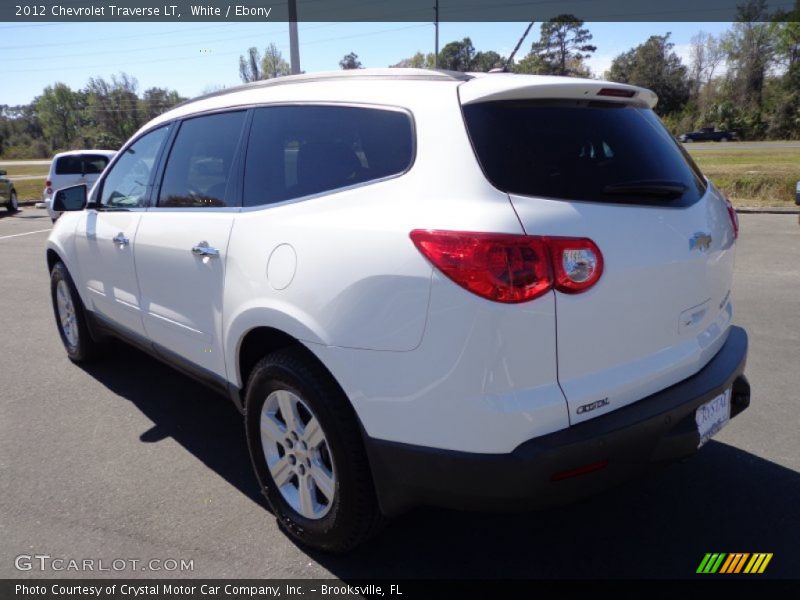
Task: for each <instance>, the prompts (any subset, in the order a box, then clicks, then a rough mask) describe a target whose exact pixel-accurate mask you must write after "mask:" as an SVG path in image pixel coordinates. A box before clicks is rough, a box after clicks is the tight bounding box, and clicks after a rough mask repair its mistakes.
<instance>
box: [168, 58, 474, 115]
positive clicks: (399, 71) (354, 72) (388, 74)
mask: <svg viewBox="0 0 800 600" xmlns="http://www.w3.org/2000/svg"><path fill="white" fill-rule="evenodd" d="M472 78H473V75H470V74H468V73H462V72H460V71H446V70H444V69H435V70H434V69H411V68H403V67H389V68H386V69H348V70H343V71H325V72H321V73H303V74H301V75H286V76H283V77H275V78H273V79H263V80H261V81H253V82H251V83H245V84H242V85H237V86H234V87H230V88H225V89H222V90H217V91H215V92H211V93H209V94H203V95H201V96H197V97H196V98H191V99H189V100H186V101H184V102H181V103H180V104H177V105H175V106H174V107H173V108H177V107H178V106H185V105H187V104H192V103H194V102H199V101H200V100H206V99H207V98H215V97H217V96H224V95H226V94H233V93H236V92H242V91H245V90H252V89H260V88H264V87H273V86H278V85H291V84H293V83H315V82H319V81H336V80H361V81H364V80H408V81H469V80H470V79H472Z"/></svg>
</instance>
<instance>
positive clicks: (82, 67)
mask: <svg viewBox="0 0 800 600" xmlns="http://www.w3.org/2000/svg"><path fill="white" fill-rule="evenodd" d="M420 27H428V24H427V23H416V24H414V25H408V26H404V27H394V28H389V29H379V30H375V31H369V32H365V33H358V34H354V35H347V36H337V37H331V38H325V39H321V40H311V41H310V42H305V43H304V44H303V45H304V46H308V45H312V44H322V43H325V42H331V41H338V40H346V39H353V38H359V37H368V36H372V35H379V34H381V33H391V32H394V31H404V30H406V29H416V28H420ZM276 47H278V48H283V49H285V48H287V47H288V44H276ZM241 54H242V53H241V52H240V51H235V52H220V53H215V54H213V55H211V56H237V55H238V56H241ZM205 56H207V55H205ZM205 56H200V57H198V56H183V57H171V58H158V59H153V60H145V61H138V62H130V63H126V64H125V68H129V67H132V66H138V65H146V64H158V63H165V62H178V61H187V60H198V59H200V60H202V59H203V58H205ZM119 66H120V65H119V63H115V64H96V65H76V66H74V67H63V66H62V67H46V68H43V69H8V70H6V69H0V73H44V72H50V71H71V70H76V69H80V70H88V69H107V68H109V67H119Z"/></svg>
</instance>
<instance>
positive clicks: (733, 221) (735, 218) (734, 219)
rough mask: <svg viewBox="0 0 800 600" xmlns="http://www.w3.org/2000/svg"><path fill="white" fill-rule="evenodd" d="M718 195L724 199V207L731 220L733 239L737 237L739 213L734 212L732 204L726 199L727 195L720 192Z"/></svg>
mask: <svg viewBox="0 0 800 600" xmlns="http://www.w3.org/2000/svg"><path fill="white" fill-rule="evenodd" d="M720 196H721V197H722V199H723V200H724V201H725V208H727V209H728V217H729V218H730V220H731V228H733V239H737V238H738V237H739V215H737V214H736V209H735V208H733V204H731V201H730V200H728V197H727V196H725V195H724V194H722V193H720Z"/></svg>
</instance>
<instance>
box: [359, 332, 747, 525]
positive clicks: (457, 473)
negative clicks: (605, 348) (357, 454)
mask: <svg viewBox="0 0 800 600" xmlns="http://www.w3.org/2000/svg"><path fill="white" fill-rule="evenodd" d="M746 359H747V333H746V332H745V331H744V329H741V328H739V327H731V330H730V333H729V335H728V339H727V341H726V342H725V345H724V346H723V347H722V348H721V349H720V351H719V352H718V353H717V355H716V356H715V357H714V358H713V359H711V361H710V362H709V363H708V364H707V365H706V366H705V367H704V368H703V369H702V370H701V371H700V372H698V373H696V374H695V375H693V376H692V377H689V378H688V379H685V380H683V381H681V382H679V383H677V384H675V385H673V386H671V387H669V388H667V389H665V390H662V391H661V392H658V393H656V394H653V395H652V396H648V397H647V398H644V399H642V400H640V401H638V402H635V403H634V404H631V405H629V406H626V407H624V408H621V409H619V410H616V411H614V412H611V413H608V414H606V415H603V416H601V417H597V418H595V419H592V420H590V421H586V422H584V423H580V424H578V425H574V426H572V427H569V428H567V429H563V430H561V431H557V432H555V433H552V434H548V435H544V436H541V437H536V438H534V439H531V440H529V441H527V442H524V443H523V444H521V445H519V446H518V447H517V448H516V449H514V450H513V451H512V452H511V453H509V454H475V453H468V452H457V451H452V450H441V449H436V448H429V447H423V446H413V445H408V444H401V443H397V442H387V441H383V440H376V439H372V438H366V445H367V452H368V455H369V459H370V464H371V467H372V471H373V477H374V480H375V486H376V490H377V493H378V499H379V502H380V505H381V509H382V510H383V512H384V513H385V514H387V515H395V514H399V513H401V512H403V511H405V510H407V509H409V508H412V507H414V506H417V505H421V504H426V505H434V506H443V507H448V508H466V509H478V510H483V509H488V510H518V509H522V508H539V507H544V506H549V505H553V504H559V503H563V502H568V501H570V500H575V499H578V498H581V497H584V496H589V495H591V494H594V493H597V492H599V491H602V490H603V489H606V488H608V487H611V486H613V485H615V484H618V483H620V482H622V481H625V480H627V479H630V478H632V477H635V476H636V475H638V474H640V473H642V472H644V471H646V470H647V469H648V468H649V467H650V466H652V465H654V464H659V463H666V462H670V461H674V460H676V459H680V458H684V457H687V456H690V455H691V454H693V453H694V452H695V451H696V450H697V445H698V442H699V435H698V433H697V425H696V423H695V410H696V409H697V407H698V406H700V405H701V404H703V403H704V402H707V401H709V400H710V399H712V398H714V397H715V396H716V395H718V394H720V393H722V392H723V391H724V390H725V389H727V388H728V387H729V386H733V394H732V399H731V418H733V417H735V416H736V415H738V414H739V413H741V412H742V411H743V410H744V409H746V408H747V407H748V406H749V404H750V385H749V384H748V382H747V379H746V378H745V377H744V375H743V372H744V367H745V362H746ZM580 470H587V471H590V472H586V473H584V474H581V475H580V476H569V475H577V473H578V472H579V471H580Z"/></svg>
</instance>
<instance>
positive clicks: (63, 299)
mask: <svg viewBox="0 0 800 600" xmlns="http://www.w3.org/2000/svg"><path fill="white" fill-rule="evenodd" d="M50 297H51V299H52V302H53V314H54V315H55V317H56V327H57V328H58V334H59V335H60V336H61V342H62V343H63V344H64V349H65V350H66V351H67V356H69V358H70V360H71V361H72V362H75V363H86V362H90V361H92V360H94V359H95V358H97V356H98V354H99V353H98V349H99V345H98V343H97V342H96V341H95V340H94V339H93V338H92V335H91V333H90V332H89V326H88V323H87V320H86V310H85V309H84V306H83V302H81V298H80V296H79V295H78V292H77V290H76V289H75V284H74V283H73V282H72V277H70V275H69V271H67V268H66V267H65V266H64V263H62V262H57V263H56V264H55V266H54V267H53V269H52V271H50Z"/></svg>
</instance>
